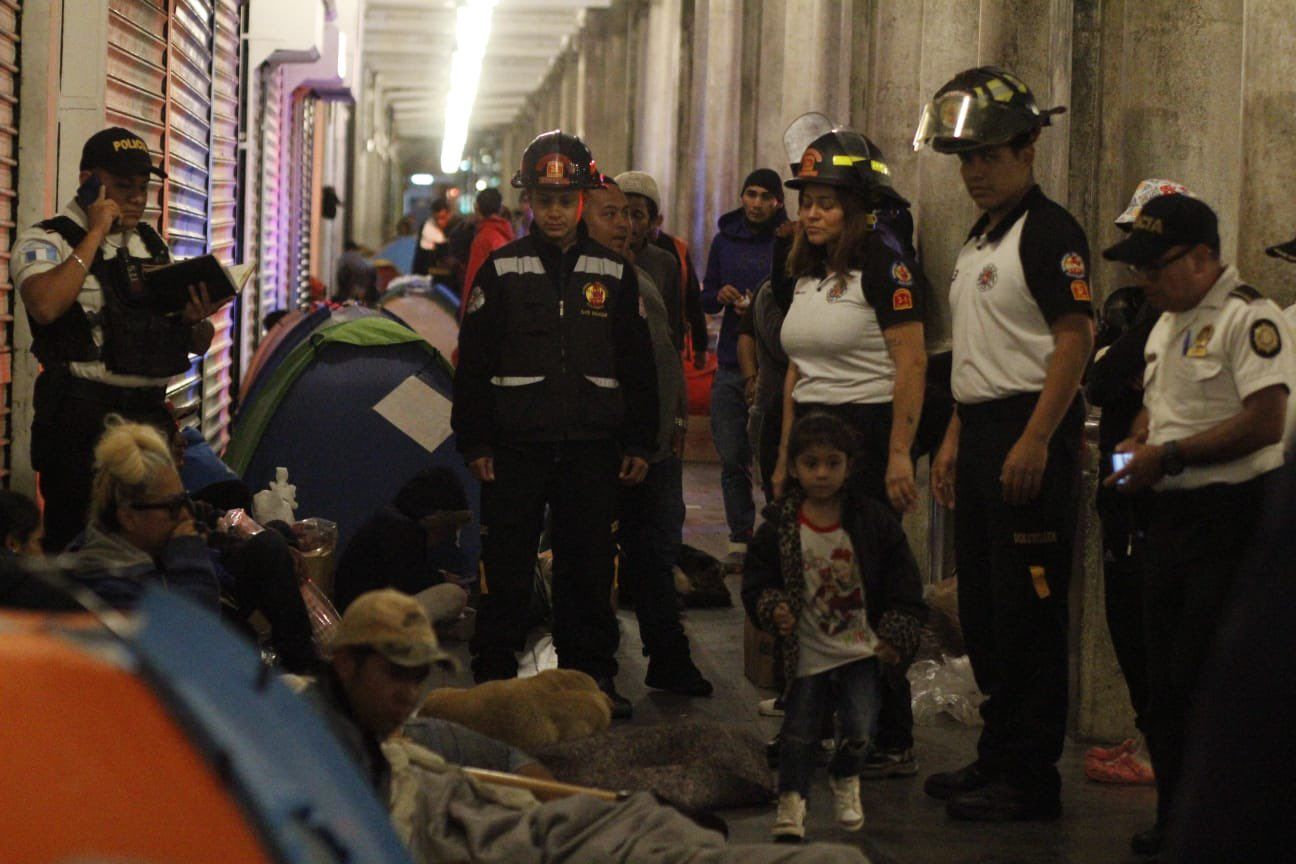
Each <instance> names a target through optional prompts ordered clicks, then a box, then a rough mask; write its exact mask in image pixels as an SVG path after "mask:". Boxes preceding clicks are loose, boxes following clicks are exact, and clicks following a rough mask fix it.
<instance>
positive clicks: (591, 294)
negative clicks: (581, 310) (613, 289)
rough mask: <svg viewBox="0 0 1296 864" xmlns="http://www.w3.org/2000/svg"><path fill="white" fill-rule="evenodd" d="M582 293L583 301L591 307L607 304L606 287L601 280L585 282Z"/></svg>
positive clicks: (595, 307) (601, 306) (598, 307)
mask: <svg viewBox="0 0 1296 864" xmlns="http://www.w3.org/2000/svg"><path fill="white" fill-rule="evenodd" d="M584 294H585V303H586V305H587V306H589V307H590V308H591V309H602V308H603V307H604V306H606V305H607V289H606V288H604V287H603V283H602V282H587V283H586V284H585V289H584Z"/></svg>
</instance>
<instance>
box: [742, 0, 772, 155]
mask: <svg viewBox="0 0 1296 864" xmlns="http://www.w3.org/2000/svg"><path fill="white" fill-rule="evenodd" d="M762 8H763V7H762V5H761V4H760V3H747V4H745V5H744V7H743V16H742V74H741V80H742V86H741V88H740V90H739V96H738V100H739V104H740V105H742V106H743V110H742V111H741V112H740V113H739V115H738V164H739V165H755V164H757V162H756V129H757V127H758V126H759V125H760V121H761V117H760V112H759V111H758V110H756V93H757V90H758V89H759V87H760V64H761V62H762V60H763V52H762V51H761V18H762V17H764V16H763V15H762V14H761V12H762ZM770 53H773V52H770ZM771 167H773V168H774V169H775V170H779V168H778V166H777V165H773V166H771Z"/></svg>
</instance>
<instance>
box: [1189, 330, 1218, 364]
mask: <svg viewBox="0 0 1296 864" xmlns="http://www.w3.org/2000/svg"><path fill="white" fill-rule="evenodd" d="M1213 335H1215V328H1214V327H1212V326H1211V325H1209V324H1207V325H1206V326H1205V327H1203V328H1202V329H1201V332H1200V333H1198V334H1197V338H1196V339H1194V340H1193V343H1192V345H1191V346H1190V347H1189V348H1188V350H1187V351H1185V352H1184V356H1186V357H1194V358H1196V357H1205V356H1206V346H1207V345H1208V344H1210V339H1211V336H1213Z"/></svg>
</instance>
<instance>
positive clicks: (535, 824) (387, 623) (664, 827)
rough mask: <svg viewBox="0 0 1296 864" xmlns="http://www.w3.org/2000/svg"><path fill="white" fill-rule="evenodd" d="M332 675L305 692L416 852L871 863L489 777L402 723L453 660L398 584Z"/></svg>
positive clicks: (850, 854)
mask: <svg viewBox="0 0 1296 864" xmlns="http://www.w3.org/2000/svg"><path fill="white" fill-rule="evenodd" d="M330 652H331V657H330V660H329V667H328V669H327V670H326V671H325V673H324V675H322V676H321V678H320V679H319V680H317V681H315V682H312V683H310V684H308V685H307V687H306V688H305V690H304V691H303V693H302V695H303V698H305V699H307V700H308V701H309V702H310V703H311V704H313V705H314V706H315V707H316V709H317V710H319V711H320V713H321V714H322V716H323V717H324V719H325V721H326V722H327V724H328V725H329V727H330V728H331V729H332V731H333V733H334V735H335V736H336V737H337V739H338V740H339V742H340V743H341V744H342V745H343V748H344V749H345V750H346V752H347V753H349V754H350V755H351V756H352V758H353V759H354V760H355V762H356V764H357V766H358V767H359V768H360V770H361V771H362V772H363V774H364V776H365V778H366V779H367V780H368V781H369V783H370V785H371V786H372V788H373V789H374V791H375V792H376V793H377V794H378V795H379V799H380V800H381V801H383V802H384V804H385V805H386V806H387V807H388V808H389V810H390V811H391V813H392V820H393V824H394V825H395V827H396V830H397V833H398V835H400V836H401V838H402V840H404V841H405V842H406V844H407V845H408V846H409V848H410V851H411V853H412V854H413V856H414V858H415V860H416V861H418V862H420V864H421V862H432V861H447V860H450V861H474V862H500V864H504V862H508V864H527V862H537V864H538V862H541V861H545V862H573V864H575V862H586V861H601V862H602V861H607V862H616V861H626V862H629V861H634V862H646V864H653V862H663V864H664V862H667V861H681V860H684V859H686V858H687V860H689V861H690V862H694V864H710V862H739V861H741V862H743V864H766V862H770V864H774V862H806V864H809V862H825V864H827V862H830V861H831V862H856V864H858V862H864V861H866V859H865V858H864V857H863V855H861V853H860V852H858V851H857V850H854V849H849V848H846V847H837V846H834V847H829V846H822V845H811V846H806V847H802V848H792V847H786V846H737V845H735V846H727V845H726V844H725V840H724V837H723V835H721V834H719V833H717V832H715V831H710V830H707V829H704V828H702V827H700V826H699V825H697V824H695V823H694V822H693V821H692V820H690V819H688V818H687V817H685V816H684V815H683V814H681V813H680V812H679V811H677V810H675V809H673V808H671V807H666V806H663V805H661V804H659V803H657V801H656V800H655V799H653V797H652V796H651V795H649V794H647V793H636V794H633V795H631V796H629V797H628V798H626V799H625V800H616V801H612V800H603V799H601V798H599V797H596V796H594V795H584V794H577V795H569V796H566V797H562V798H558V799H556V800H552V801H547V802H544V803H540V802H539V801H537V800H536V798H535V797H534V796H532V795H531V794H530V793H528V792H526V791H525V790H521V789H516V788H510V787H507V786H499V785H495V784H490V783H482V782H480V781H478V780H476V779H473V778H471V777H470V776H468V775H467V774H465V773H463V772H462V771H460V770H459V769H458V768H456V767H455V766H453V765H448V764H446V762H445V761H444V760H442V759H441V758H439V757H437V756H436V755H434V754H432V753H429V752H428V751H427V750H425V749H424V748H422V747H419V746H417V745H416V744H414V743H413V742H411V741H410V740H409V739H408V738H404V737H402V736H400V735H397V734H396V733H397V732H398V730H400V729H402V727H404V726H405V724H406V720H407V719H408V718H409V716H410V715H411V714H412V713H413V712H414V710H415V708H416V707H417V706H418V704H419V702H420V701H421V697H422V694H423V692H424V690H425V688H426V685H427V682H428V679H429V678H430V677H431V675H432V670H433V668H434V667H437V666H452V665H453V660H452V659H451V658H450V656H449V655H448V654H446V653H445V652H444V651H442V650H441V648H440V646H439V644H438V642H437V638H436V634H435V633H434V632H433V630H432V625H431V624H430V623H429V621H428V619H427V616H426V615H425V614H424V612H423V609H422V607H421V606H419V604H418V602H417V601H415V600H414V599H413V598H412V597H409V596H408V595H404V594H401V593H400V592H399V591H395V590H392V589H383V590H379V591H372V592H368V593H366V594H363V595H361V596H360V597H358V598H356V600H355V601H354V602H352V603H351V605H350V606H349V607H347V610H346V612H345V613H343V615H342V621H341V623H340V624H339V625H338V628H337V631H336V633H335V635H334V637H333V640H332V641H331V643H330Z"/></svg>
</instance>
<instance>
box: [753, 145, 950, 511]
mask: <svg viewBox="0 0 1296 864" xmlns="http://www.w3.org/2000/svg"><path fill="white" fill-rule="evenodd" d="M888 175H889V170H888V169H887V166H886V163H885V162H884V161H883V157H882V154H881V153H880V152H879V151H878V149H877V147H875V146H874V145H873V143H872V142H871V141H869V140H868V139H867V138H865V137H864V136H863V135H861V134H859V133H858V132H854V131H852V130H849V129H834V130H832V131H830V132H828V133H826V134H824V135H822V136H820V137H819V138H817V139H815V140H814V141H813V142H811V144H810V146H809V147H807V148H806V150H805V153H804V155H803V156H802V158H801V164H800V167H799V169H798V171H797V174H796V177H795V178H794V179H792V180H789V181H787V184H786V185H787V186H788V187H790V188H792V189H796V190H798V191H799V192H800V193H801V196H800V197H801V200H800V210H799V220H800V223H801V230H800V231H798V233H797V236H796V239H795V240H794V242H793V245H792V252H791V254H790V255H789V256H788V276H789V278H792V279H795V280H796V286H795V288H794V291H793V297H792V306H791V308H790V309H789V310H788V313H787V317H786V319H785V320H784V322H783V330H782V342H783V348H784V350H785V351H786V352H787V355H788V359H789V360H790V364H789V368H788V376H787V381H786V383H785V387H784V397H783V398H784V412H783V434H782V438H781V441H780V444H779V460H778V465H777V467H776V468H775V470H774V483H775V488H776V490H781V488H782V483H783V479H784V477H785V476H786V465H785V462H786V445H787V437H788V432H789V430H790V429H791V427H792V422H793V421H794V420H795V419H796V417H798V416H801V415H803V414H805V413H806V412H807V411H809V410H811V409H818V410H825V411H828V412H829V413H832V414H836V415H838V416H840V417H842V418H843V419H845V420H846V421H847V422H848V423H849V424H850V425H851V427H852V428H853V429H854V430H855V431H856V433H857V434H858V436H859V438H860V448H859V455H858V456H857V458H856V464H855V466H854V471H853V474H852V477H853V481H852V482H853V485H854V486H855V488H856V489H857V490H858V491H859V492H860V493H862V494H865V495H869V496H870V497H873V498H876V499H878V500H880V501H882V502H883V503H886V504H889V505H890V506H891V507H892V508H893V509H894V510H895V511H896V512H897V513H903V512H905V511H908V510H911V509H913V507H914V506H915V505H916V504H917V501H918V490H917V486H916V484H915V483H914V468H913V458H912V455H911V451H912V449H913V443H914V433H915V432H916V431H917V429H918V418H919V415H920V414H921V413H922V402H923V387H924V382H925V377H926V368H927V353H926V351H925V349H924V347H923V323H922V322H923V311H924V307H925V305H926V300H927V294H928V291H929V290H930V289H929V287H928V284H927V279H926V277H925V276H923V273H922V271H921V270H920V269H919V267H918V265H917V263H916V262H914V260H913V259H912V258H911V257H910V256H909V255H908V254H906V247H907V245H908V238H905V239H904V240H902V239H901V238H899V237H898V236H897V234H896V233H895V232H894V231H893V230H891V229H890V228H889V227H888V226H887V225H886V223H885V222H878V221H877V220H876V218H875V216H874V215H873V214H874V213H875V212H876V211H879V210H886V209H903V208H905V207H908V205H909V202H908V201H906V200H905V199H904V198H903V197H901V196H900V194H899V193H897V192H896V191H895V190H894V189H893V188H892V187H891V181H890V179H889V176H888Z"/></svg>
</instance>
